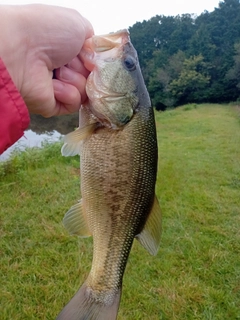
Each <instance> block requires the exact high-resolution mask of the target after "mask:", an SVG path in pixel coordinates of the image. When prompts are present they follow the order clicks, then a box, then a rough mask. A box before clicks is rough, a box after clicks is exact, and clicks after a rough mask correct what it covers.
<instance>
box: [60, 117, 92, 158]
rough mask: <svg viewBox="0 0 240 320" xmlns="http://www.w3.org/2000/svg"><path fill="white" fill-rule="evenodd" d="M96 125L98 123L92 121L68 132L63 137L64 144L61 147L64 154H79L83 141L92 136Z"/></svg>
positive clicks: (66, 155)
mask: <svg viewBox="0 0 240 320" xmlns="http://www.w3.org/2000/svg"><path fill="white" fill-rule="evenodd" d="M96 126H97V123H92V124H89V125H87V126H85V127H82V128H78V129H76V130H75V131H73V132H70V133H68V134H67V135H66V136H65V137H64V139H63V141H64V145H63V146H62V149H61V152H62V155H63V156H65V157H68V156H75V155H77V154H79V153H80V144H81V141H82V140H84V139H86V138H87V137H88V136H90V135H91V134H92V133H93V131H94V130H95V129H96Z"/></svg>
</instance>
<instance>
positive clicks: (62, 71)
mask: <svg viewBox="0 0 240 320" xmlns="http://www.w3.org/2000/svg"><path fill="white" fill-rule="evenodd" d="M55 78H56V79H58V80H60V81H62V82H65V83H68V84H70V85H72V86H75V87H76V88H77V89H78V91H79V93H80V96H81V102H82V103H83V102H84V101H85V100H86V99H87V95H86V90H85V87H86V78H85V77H84V76H83V75H82V74H81V73H78V72H76V71H74V70H72V69H69V68H68V67H65V66H64V67H61V68H59V69H57V70H55Z"/></svg>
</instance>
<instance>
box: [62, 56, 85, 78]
mask: <svg viewBox="0 0 240 320" xmlns="http://www.w3.org/2000/svg"><path fill="white" fill-rule="evenodd" d="M67 67H68V68H69V69H71V70H74V71H76V72H78V73H81V74H82V75H83V76H84V77H85V78H87V77H88V75H89V71H88V70H87V69H86V68H85V67H84V65H83V62H82V61H81V60H80V59H79V58H78V57H75V58H74V59H73V60H72V61H70V62H69V63H68V64H67Z"/></svg>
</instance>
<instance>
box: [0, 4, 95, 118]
mask: <svg viewBox="0 0 240 320" xmlns="http://www.w3.org/2000/svg"><path fill="white" fill-rule="evenodd" d="M92 34H93V28H92V26H91V24H90V22H89V21H88V20H86V19H85V18H84V17H82V16H81V15H80V14H79V13H78V12H77V11H75V10H72V9H67V8H61V7H55V6H49V5H26V6H0V57H1V58H2V60H3V62H4V64H5V65H6V67H7V69H8V72H9V74H10V75H11V77H12V80H13V82H14V83H15V85H16V87H17V89H18V90H19V92H20V94H21V96H22V97H23V99H24V101H25V103H26V105H27V107H28V109H29V112H31V113H36V114H41V115H43V116H44V117H51V116H54V115H62V114H67V113H72V112H74V111H77V110H78V109H79V106H80V104H81V103H82V102H84V101H85V99H86V92H85V84H86V77H87V76H88V74H89V71H88V70H86V69H85V67H84V66H83V63H82V62H81V60H80V57H79V53H80V51H81V48H82V45H83V43H84V41H85V39H87V38H89V37H91V36H92ZM53 70H54V79H53Z"/></svg>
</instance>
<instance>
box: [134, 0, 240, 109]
mask: <svg viewBox="0 0 240 320" xmlns="http://www.w3.org/2000/svg"><path fill="white" fill-rule="evenodd" d="M129 29H130V34H131V39H132V42H133V44H134V46H135V48H136V49H137V51H138V55H139V60H140V64H141V67H142V70H143V74H144V78H145V81H146V84H147V87H148V90H149V93H150V96H151V99H152V101H153V104H154V106H155V107H156V108H157V109H163V108H164V106H176V105H182V104H186V103H190V102H196V103H201V102H206V101H208V102H229V101H235V100H237V99H238V98H239V97H240V80H239V79H240V77H239V76H240V1H239V0H224V1H221V2H219V5H218V8H215V10H214V11H213V12H208V11H205V12H203V13H202V14H201V15H200V16H194V15H192V14H184V15H181V16H179V15H178V16H175V17H173V16H164V15H157V16H155V17H153V18H151V19H150V20H148V21H143V22H137V23H136V24H134V25H133V26H132V27H130V28H129Z"/></svg>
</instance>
